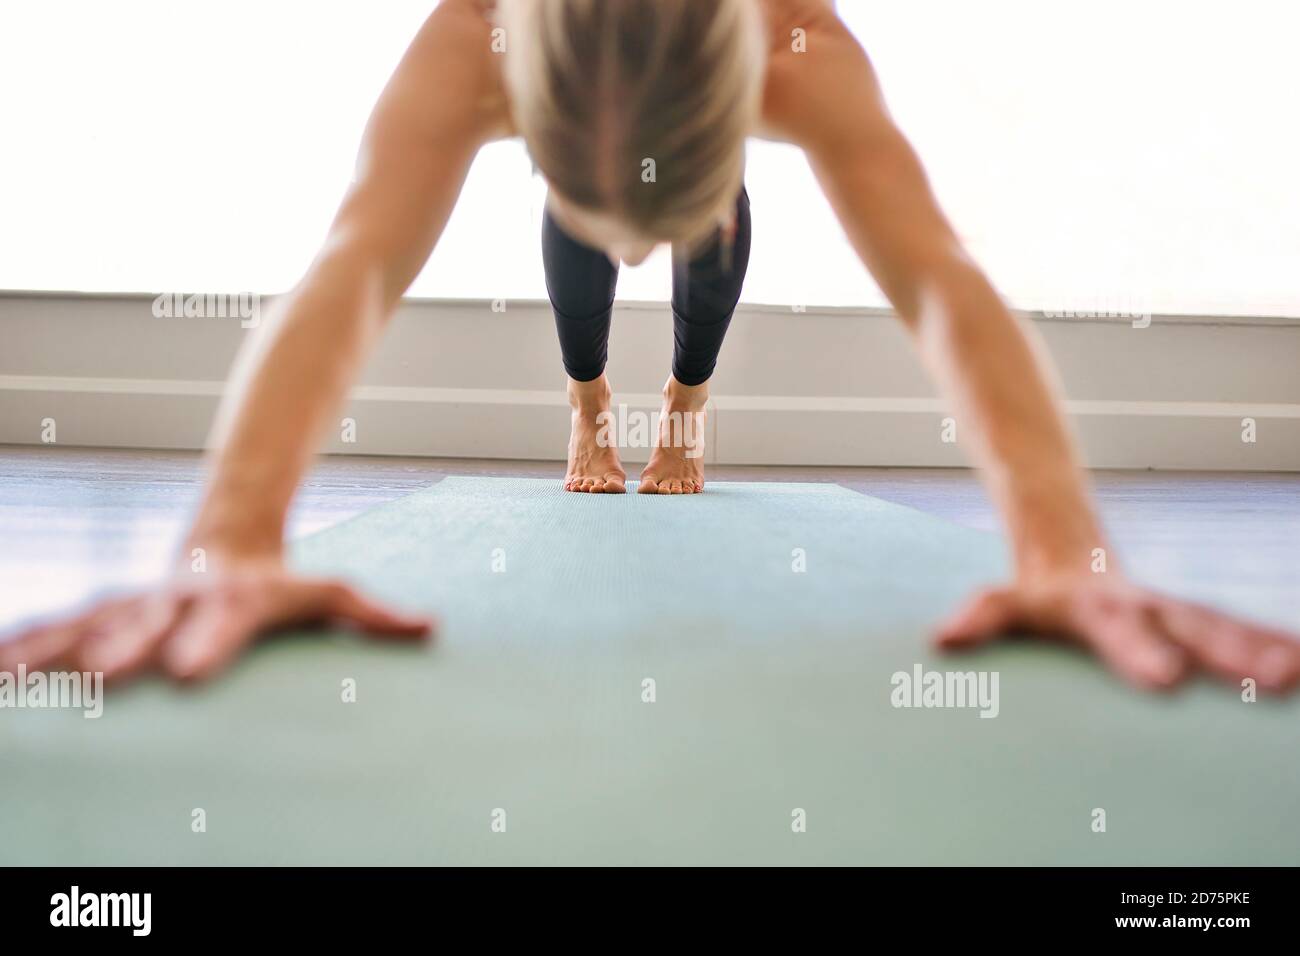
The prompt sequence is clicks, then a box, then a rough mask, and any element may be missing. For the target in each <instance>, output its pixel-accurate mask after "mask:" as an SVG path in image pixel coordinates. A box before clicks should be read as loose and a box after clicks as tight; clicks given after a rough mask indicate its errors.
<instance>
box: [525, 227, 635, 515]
mask: <svg viewBox="0 0 1300 956" xmlns="http://www.w3.org/2000/svg"><path fill="white" fill-rule="evenodd" d="M542 263H543V266H544V267H545V270H546V292H547V294H548V295H549V296H550V299H551V311H552V312H554V313H555V329H556V331H557V332H558V333H559V336H560V356H561V359H562V361H563V362H564V370H565V372H566V373H568V376H569V405H570V406H571V407H572V408H573V416H572V431H571V432H570V435H569V455H568V458H569V463H568V469H567V471H566V473H565V477H564V487H565V490H566V491H589V492H601V493H607V494H619V493H621V492H623V491H626V490H627V486H626V481H627V473H626V472H624V471H623V466H622V464H621V463H620V461H619V458H618V449H617V448H615V447H614V446H613V445H612V444H608V443H602V442H601V441H600V437H601V435H602V431H601V424H602V423H601V422H600V421H598V420H597V419H598V417H599V416H600V414H601V413H602V412H608V411H609V410H610V388H609V382H608V381H607V380H606V378H605V359H606V357H607V354H608V348H609V323H610V316H611V314H612V313H613V309H614V289H615V286H616V285H617V284H618V267H617V266H615V265H614V263H612V262H610V260H609V257H608V256H606V255H605V254H604V253H603V252H600V251H598V250H596V249H592V248H591V247H590V246H586V245H584V244H583V243H581V242H579V241H578V240H577V239H574V238H573V237H572V236H570V235H569V234H568V233H566V232H565V231H564V230H563V229H561V228H560V225H559V224H558V223H557V222H556V221H555V219H554V218H553V217H552V216H551V213H550V211H549V210H547V212H546V215H545V217H544V218H543V219H542ZM605 433H606V434H607V433H608V429H606V431H605Z"/></svg>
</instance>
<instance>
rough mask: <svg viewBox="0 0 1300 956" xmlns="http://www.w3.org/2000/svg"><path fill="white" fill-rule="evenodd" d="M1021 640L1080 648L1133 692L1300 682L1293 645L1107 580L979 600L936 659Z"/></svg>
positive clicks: (1298, 654) (1296, 643)
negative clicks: (1216, 682)
mask: <svg viewBox="0 0 1300 956" xmlns="http://www.w3.org/2000/svg"><path fill="white" fill-rule="evenodd" d="M1016 632H1026V633H1031V634H1035V635H1041V636H1051V637H1060V638H1065V639H1069V640H1073V641H1076V642H1078V643H1080V644H1082V645H1083V646H1084V647H1087V648H1088V649H1089V650H1091V651H1092V652H1093V653H1095V654H1096V655H1097V656H1098V657H1100V658H1101V659H1102V660H1103V661H1105V662H1106V664H1107V666H1109V667H1110V668H1111V669H1112V670H1114V671H1115V672H1116V673H1118V674H1119V675H1120V676H1122V677H1124V678H1125V679H1126V680H1128V681H1130V682H1131V683H1133V684H1136V685H1137V686H1139V687H1143V688H1148V689H1161V688H1167V687H1172V686H1173V685H1175V684H1177V683H1179V682H1180V681H1182V680H1183V679H1185V678H1186V677H1188V676H1190V675H1191V674H1193V673H1195V672H1197V671H1203V672H1206V673H1209V674H1213V675H1215V676H1218V677H1220V678H1223V679H1226V680H1228V681H1231V682H1232V683H1234V684H1238V685H1240V683H1241V681H1242V680H1244V679H1245V678H1251V679H1253V680H1254V681H1255V683H1256V685H1257V686H1258V687H1259V688H1260V689H1261V690H1266V691H1273V692H1277V693H1282V692H1286V691H1289V690H1290V689H1292V688H1293V687H1294V686H1295V685H1296V683H1297V682H1300V638H1297V637H1294V636H1291V635H1288V634H1286V633H1284V632H1282V631H1279V630H1275V629H1272V628H1267V627H1263V626H1260V625H1257V624H1250V623H1247V622H1245V621H1240V620H1237V619H1236V618H1233V617H1231V616H1229V615H1227V614H1224V613H1222V612H1220V611H1215V610H1213V609H1211V608H1208V607H1202V606H1200V605H1196V604H1192V603H1190V602H1187V601H1183V600H1180V599H1178V598H1173V597H1166V596H1164V595H1161V594H1156V593H1154V592H1152V591H1148V590H1146V589H1144V588H1141V587H1138V586H1137V585H1135V584H1133V583H1131V582H1129V581H1127V580H1125V579H1124V578H1122V577H1116V576H1114V575H1112V574H1098V575H1092V574H1086V573H1083V574H1080V573H1076V572H1070V573H1066V574H1062V575H1059V576H1053V575H1040V576H1038V577H1037V578H1036V579H1033V580H1028V581H1024V582H1021V583H1017V584H1015V585H1012V586H1009V587H1004V588H994V589H991V590H987V591H984V592H982V593H980V594H978V595H976V596H975V597H974V598H973V599H972V600H971V601H970V602H968V603H967V604H966V605H965V607H963V608H962V609H961V610H959V611H958V612H957V613H956V614H955V615H953V616H952V617H951V618H950V619H949V620H948V621H947V622H946V623H945V624H944V625H943V626H942V627H941V628H940V629H939V631H938V633H937V634H936V637H935V640H936V643H937V644H938V646H939V647H941V648H943V649H958V648H967V647H973V646H976V645H979V644H984V643H986V642H988V641H990V640H992V639H994V638H997V637H999V636H1001V635H1005V634H1010V633H1016Z"/></svg>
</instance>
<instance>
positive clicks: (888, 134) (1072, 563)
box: [765, 4, 1300, 688]
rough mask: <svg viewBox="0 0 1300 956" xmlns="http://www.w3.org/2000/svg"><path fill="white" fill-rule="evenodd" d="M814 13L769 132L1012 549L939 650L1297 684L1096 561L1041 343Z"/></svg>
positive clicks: (861, 61)
mask: <svg viewBox="0 0 1300 956" xmlns="http://www.w3.org/2000/svg"><path fill="white" fill-rule="evenodd" d="M793 6H794V7H797V6H798V5H797V4H795V5H793ZM809 10H810V11H811V12H810V13H809V15H810V16H811V17H812V19H813V20H814V23H813V25H812V27H811V28H809V29H808V31H807V33H808V40H807V52H804V53H797V54H794V53H792V54H785V53H784V52H780V51H779V52H778V53H777V54H776V55H775V56H774V58H773V62H772V65H771V69H770V78H769V84H768V90H767V95H766V101H765V117H766V121H767V123H768V125H769V126H770V127H771V129H772V131H773V132H774V133H775V134H777V135H779V136H781V137H782V138H785V139H788V140H790V141H792V142H795V143H797V144H798V145H800V146H802V147H803V148H804V149H805V151H806V153H807V155H808V159H809V162H810V164H811V166H812V169H813V171H814V173H815V175H816V176H817V179H818V181H819V182H820V183H821V185H822V188H823V189H824V190H825V192H826V195H827V197H828V198H829V200H830V202H831V205H832V206H833V207H834V209H835V211H836V213H837V215H838V217H839V219H840V222H841V223H842V224H843V226H844V229H845V231H846V233H847V235H848V238H849V240H850V242H851V243H852V244H853V246H854V248H855V249H856V250H857V252H858V254H859V255H860V256H861V258H862V260H863V262H864V263H865V264H866V265H867V267H868V268H869V269H870V270H871V272H872V274H873V275H874V276H875V278H876V280H877V281H878V282H879V284H880V287H881V289H882V290H883V291H884V292H885V294H886V295H887V296H888V297H889V299H890V301H891V302H892V303H893V304H894V306H895V308H896V309H897V311H898V314H899V316H900V318H901V319H902V321H903V323H904V325H905V326H906V327H907V329H908V331H909V332H910V333H911V334H912V337H913V339H914V340H915V342H916V344H917V347H918V349H919V351H920V355H921V358H922V360H923V362H924V364H925V365H926V367H927V368H928V370H929V371H930V373H931V374H932V376H933V377H934V379H935V380H936V382H937V383H938V385H939V387H940V389H941V391H942V392H943V394H944V396H945V397H946V398H947V399H948V401H949V402H951V405H952V407H953V409H954V410H955V411H956V414H957V416H958V420H959V427H960V429H961V434H962V436H963V439H964V442H963V444H964V445H965V447H966V448H967V449H968V450H969V452H970V454H971V456H972V458H973V459H974V461H975V464H976V465H977V466H978V467H979V469H980V471H981V474H982V476H983V479H984V482H985V484H986V486H987V487H988V489H989V492H990V494H991V495H992V498H993V500H994V502H995V504H996V505H997V507H998V509H999V510H1000V512H1001V514H1002V516H1003V520H1004V522H1005V524H1006V527H1007V529H1008V533H1009V535H1010V539H1011V544H1012V548H1013V553H1014V562H1015V582H1014V584H1013V585H1012V586H1010V587H1006V588H999V589H995V590H992V591H989V592H986V593H985V594H982V595H980V596H978V597H977V598H976V599H975V600H974V601H972V602H971V603H970V604H969V605H968V606H967V607H966V608H964V609H963V610H962V611H960V612H959V613H958V614H957V615H956V616H955V617H954V618H953V619H952V620H951V621H950V622H949V623H948V624H947V625H946V626H945V627H944V628H943V629H942V631H941V633H940V635H939V638H940V641H941V642H942V643H943V644H945V645H947V646H958V645H970V644H975V643H979V642H982V641H984V640H987V639H990V638H992V637H996V636H997V635H998V634H1000V633H1002V632H1005V631H1007V630H1013V629H1027V630H1033V631H1038V632H1046V633H1052V634H1055V635H1059V636H1065V637H1070V638H1074V639H1076V640H1079V641H1082V642H1083V643H1085V644H1087V645H1088V646H1089V647H1091V648H1092V649H1093V650H1094V651H1096V652H1097V653H1098V654H1099V655H1100V656H1102V657H1103V658H1104V659H1106V660H1107V662H1108V663H1109V664H1110V665H1111V666H1112V667H1114V668H1115V669H1116V670H1117V671H1119V672H1120V673H1121V674H1123V675H1124V676H1125V677H1127V678H1128V679H1130V680H1132V681H1133V682H1135V683H1137V684H1139V685H1143V686H1166V685H1169V684H1172V683H1175V682H1177V681H1178V680H1179V679H1180V678H1181V677H1182V676H1183V675H1184V674H1185V673H1187V672H1188V670H1190V669H1191V666H1192V665H1200V666H1202V667H1204V668H1206V669H1209V670H1212V671H1215V672H1217V673H1219V674H1221V675H1223V676H1225V677H1228V678H1230V679H1232V680H1238V679H1241V678H1245V677H1252V678H1254V679H1256V680H1257V681H1258V683H1259V684H1260V686H1262V687H1271V688H1281V687H1284V686H1289V685H1290V684H1293V683H1294V682H1295V681H1296V680H1298V679H1300V645H1297V644H1296V643H1295V642H1294V641H1291V640H1288V638H1287V636H1286V635H1285V634H1281V633H1278V632H1274V631H1268V630H1266V629H1263V628H1257V627H1253V626H1250V625H1246V624H1243V623H1241V622H1238V621H1234V620H1232V619H1230V618H1228V617H1226V616H1224V615H1221V614H1219V613H1218V612H1215V611H1212V610H1210V609H1207V608H1201V607H1196V606H1193V605H1190V604H1186V603H1184V602H1181V601H1177V600H1174V599H1171V598H1166V597H1163V596H1160V595H1155V594H1152V593H1150V592H1147V591H1145V590H1143V589H1141V588H1138V587H1136V586H1134V585H1132V584H1131V583H1129V582H1127V581H1126V580H1125V579H1124V578H1123V576H1122V573H1121V572H1120V571H1119V569H1118V567H1117V564H1116V562H1115V557H1114V555H1108V560H1107V561H1106V562H1105V563H1104V564H1102V563H1101V562H1098V561H1097V556H1098V552H1097V550H1096V549H1103V550H1104V551H1106V552H1109V550H1110V549H1109V546H1108V545H1107V542H1106V540H1105V537H1104V534H1103V532H1102V530H1101V527H1100V524H1099V522H1098V520H1097V517H1096V514H1095V513H1094V510H1093V507H1092V504H1091V501H1090V496H1089V492H1088V489H1087V486H1086V482H1085V480H1084V474H1083V470H1082V468H1081V466H1080V462H1079V456H1078V454H1077V451H1076V449H1075V445H1074V441H1073V438H1072V436H1071V434H1070V432H1069V429H1068V427H1067V425H1066V422H1065V418H1064V415H1063V411H1062V406H1061V402H1060V399H1059V395H1058V388H1057V386H1056V383H1055V381H1054V380H1053V376H1052V374H1051V366H1050V363H1049V360H1048V359H1047V357H1046V354H1045V352H1044V350H1043V348H1042V347H1041V345H1040V344H1039V342H1038V340H1037V338H1036V336H1035V335H1034V334H1033V330H1032V329H1031V328H1029V327H1028V326H1027V325H1026V324H1025V323H1023V322H1021V321H1019V320H1017V319H1016V317H1015V316H1013V315H1012V314H1011V312H1010V311H1009V310H1008V309H1007V307H1006V306H1005V305H1004V303H1003V302H1002V300H1001V298H1000V297H999V296H998V294H997V292H996V291H995V290H994V288H993V286H992V285H991V284H990V282H989V281H988V279H987V278H986V277H985V276H984V274H983V273H982V272H981V271H980V269H979V268H978V267H977V266H976V265H975V263H974V262H973V261H972V260H971V259H970V257H969V256H968V255H967V254H966V252H965V250H964V249H963V248H962V246H961V244H960V242H959V241H958V239H957V237H956V235H955V234H954V232H953V229H952V227H951V226H950V225H949V223H948V221H947V220H946V218H945V217H944V215H943V213H942V212H941V210H940V209H939V206H938V204H937V202H936V201H935V198H934V196H933V194H932V192H931V190H930V187H929V184H928V181H927V179H926V176H925V173H924V170H923V169H922V166H921V164H920V162H919V160H918V159H917V157H916V155H915V153H914V151H913V150H912V148H911V146H910V145H909V144H908V142H907V141H906V139H905V138H904V137H903V135H902V133H901V132H900V131H899V130H898V128H897V127H896V126H895V125H894V123H893V122H892V120H891V119H890V117H889V114H888V112H887V110H886V108H885V106H884V103H883V99H882V97H881V94H880V90H879V87H878V84H877V82H876V78H875V75H874V72H873V70H872V68H871V65H870V63H869V62H868V60H867V57H866V54H865V53H864V52H863V50H862V48H861V47H860V46H859V44H858V43H857V41H856V40H855V39H854V38H853V36H852V35H851V34H850V33H849V31H848V30H847V28H845V27H844V26H843V24H841V23H840V22H839V21H838V20H837V19H835V18H834V15H833V14H832V13H830V12H829V11H827V10H823V11H822V12H821V13H820V15H819V14H818V13H817V11H815V10H811V8H809ZM787 32H788V31H787ZM780 35H782V36H784V35H785V34H784V33H782V34H780ZM1095 567H1097V568H1099V567H1106V568H1107V570H1106V571H1105V572H1104V573H1094V571H1093V569H1094V568H1095Z"/></svg>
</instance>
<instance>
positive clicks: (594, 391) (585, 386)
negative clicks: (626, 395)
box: [568, 372, 613, 412]
mask: <svg viewBox="0 0 1300 956" xmlns="http://www.w3.org/2000/svg"><path fill="white" fill-rule="evenodd" d="M568 392H569V406H570V407H571V408H572V409H573V410H574V411H575V412H600V411H605V410H606V409H608V408H609V403H610V399H611V398H612V396H613V391H612V390H611V389H610V387H609V379H607V378H605V374H604V373H603V372H602V373H601V374H600V375H598V376H596V377H595V378H593V379H592V380H591V381H590V382H579V381H576V380H574V379H569V388H568Z"/></svg>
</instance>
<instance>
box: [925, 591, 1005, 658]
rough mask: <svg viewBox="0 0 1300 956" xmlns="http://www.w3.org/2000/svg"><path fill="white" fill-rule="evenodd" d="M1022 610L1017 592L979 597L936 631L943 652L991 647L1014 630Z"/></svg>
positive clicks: (985, 594)
mask: <svg viewBox="0 0 1300 956" xmlns="http://www.w3.org/2000/svg"><path fill="white" fill-rule="evenodd" d="M1021 613H1022V608H1021V606H1020V601H1019V599H1018V598H1017V595H1016V593H1015V592H1014V591H1012V590H1010V589H1008V588H993V589H990V590H988V591H983V592H981V593H980V594H977V595H975V597H974V598H972V599H971V600H970V601H968V602H967V603H966V604H965V605H963V606H962V607H961V608H960V609H959V610H958V611H957V612H956V613H955V614H953V615H952V616H951V617H950V618H948V620H947V621H945V622H944V623H943V624H942V625H940V627H939V630H938V631H936V632H935V635H934V643H935V644H936V645H937V646H938V647H939V648H940V649H941V650H949V651H953V650H962V649H967V648H972V647H978V646H979V645H980V644H987V643H988V642H989V641H992V640H994V639H995V638H997V637H1000V636H1001V635H1003V634H1005V633H1006V632H1007V631H1008V630H1010V629H1011V628H1013V627H1014V626H1015V625H1016V623H1017V621H1018V619H1019V617H1020V615H1021Z"/></svg>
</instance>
